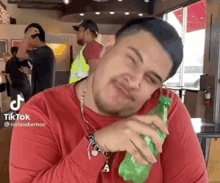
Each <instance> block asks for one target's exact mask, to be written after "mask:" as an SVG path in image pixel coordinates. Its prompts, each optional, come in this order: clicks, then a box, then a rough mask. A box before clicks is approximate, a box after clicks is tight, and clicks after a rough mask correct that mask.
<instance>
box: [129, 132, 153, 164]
mask: <svg viewBox="0 0 220 183" xmlns="http://www.w3.org/2000/svg"><path fill="white" fill-rule="evenodd" d="M130 140H131V141H132V142H133V144H134V145H135V147H136V148H137V149H139V150H140V152H139V153H140V154H141V156H142V157H143V158H144V159H145V160H146V161H148V162H150V163H156V162H157V159H156V158H155V156H154V154H153V153H152V151H151V150H150V148H149V147H148V146H147V143H146V142H145V141H144V140H143V139H142V138H141V137H140V136H139V135H137V134H135V133H134V135H133V136H132V138H131V139H130Z"/></svg>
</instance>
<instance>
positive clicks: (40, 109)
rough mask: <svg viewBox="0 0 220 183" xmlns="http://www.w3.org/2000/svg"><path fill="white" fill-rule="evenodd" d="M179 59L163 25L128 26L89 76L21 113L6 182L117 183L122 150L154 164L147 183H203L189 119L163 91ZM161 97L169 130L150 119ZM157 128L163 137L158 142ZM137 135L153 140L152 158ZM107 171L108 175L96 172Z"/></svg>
mask: <svg viewBox="0 0 220 183" xmlns="http://www.w3.org/2000/svg"><path fill="white" fill-rule="evenodd" d="M182 57H183V48H182V41H181V38H180V37H179V36H178V34H177V32H176V30H175V29H174V28H173V27H172V26H171V25H169V24H168V23H167V22H165V21H163V20H162V19H158V18H140V19H134V20H132V21H131V22H129V23H127V24H126V25H125V26H124V27H122V28H121V29H120V30H119V31H118V32H117V33H116V35H115V37H114V38H112V39H111V40H109V42H108V43H107V44H106V45H105V46H104V48H103V50H102V53H101V55H100V63H99V65H98V67H97V68H96V70H95V71H94V73H92V74H91V75H90V76H89V77H87V78H85V79H83V80H81V81H78V82H76V83H73V84H71V85H66V86H62V87H58V88H53V89H48V90H46V91H44V92H42V93H40V94H38V95H36V96H34V97H33V98H32V99H31V100H29V101H28V103H26V104H25V106H24V107H23V108H22V110H21V112H20V114H23V115H24V114H28V115H29V116H30V119H26V120H17V121H16V124H17V125H18V126H20V127H14V130H13V135H12V141H11V154H10V181H11V183H15V182H16V183H30V182H32V183H40V182H41V183H61V182H62V183H79V182H80V183H81V182H82V183H101V182H102V183H122V182H125V181H124V180H123V179H122V177H120V176H119V174H118V168H119V165H120V163H121V162H122V160H123V159H124V157H125V154H126V152H129V153H130V154H131V155H133V157H134V158H135V159H136V160H137V162H139V163H140V164H143V165H146V164H148V163H152V164H153V166H152V169H151V171H150V174H149V177H148V179H147V180H146V181H145V183H208V176H207V171H206V167H205V161H204V158H203V154H202V151H201V147H200V144H199V141H198V138H197V136H196V134H195V132H194V130H193V128H192V124H191V122H190V116H189V114H188V112H187V110H186V108H185V106H184V105H183V104H182V102H181V101H180V99H179V98H178V97H177V96H176V95H175V94H174V93H173V92H171V91H169V90H167V89H163V88H161V84H162V83H163V82H164V81H166V80H167V79H168V78H170V77H172V76H173V75H174V74H175V73H176V71H177V69H178V67H179V65H180V64H181V62H182ZM161 95H164V96H168V97H170V98H171V99H172V104H171V106H170V108H169V111H168V121H169V123H168V126H166V125H165V123H164V122H163V121H162V120H161V119H160V118H159V117H157V116H152V115H149V111H151V110H152V109H153V108H154V107H155V106H156V105H157V104H158V99H159V97H160V96H161ZM61 97H62V98H61ZM26 124H29V126H30V125H32V127H25V125H26ZM152 125H153V126H154V127H152ZM155 127H157V128H159V129H160V130H161V131H162V132H164V133H165V134H167V137H166V139H165V141H164V143H162V141H161V140H160V137H159V135H158V134H157V132H156V130H155ZM89 134H90V135H89ZM141 134H143V135H146V136H149V137H150V138H151V139H152V140H153V142H154V143H155V147H156V149H157V151H158V152H159V153H160V154H159V156H158V157H157V158H156V157H154V155H153V153H152V152H151V150H150V149H149V147H148V146H147V145H146V143H145V142H144V141H143V140H142V139H141V138H140V135H141ZM88 136H89V138H88ZM93 146H94V147H93ZM98 150H100V151H98ZM109 152H111V153H112V154H111V155H110V157H109V159H108V162H107V161H106V160H107V157H106V156H107V155H108V154H109ZM106 165H109V171H108V169H104V170H105V171H102V170H103V167H106Z"/></svg>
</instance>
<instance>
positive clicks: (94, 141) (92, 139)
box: [88, 133, 111, 157]
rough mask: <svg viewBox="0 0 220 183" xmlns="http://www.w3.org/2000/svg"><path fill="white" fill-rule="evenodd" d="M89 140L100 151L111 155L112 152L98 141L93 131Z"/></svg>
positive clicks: (107, 155) (106, 155)
mask: <svg viewBox="0 0 220 183" xmlns="http://www.w3.org/2000/svg"><path fill="white" fill-rule="evenodd" d="M88 140H89V142H90V144H91V145H92V146H93V148H94V149H95V150H96V151H98V152H100V153H101V154H103V155H104V156H105V157H109V156H110V154H111V153H110V152H108V151H107V150H106V149H105V148H103V147H101V146H100V144H98V143H97V141H96V139H95V137H94V134H93V133H91V134H90V135H89V136H88Z"/></svg>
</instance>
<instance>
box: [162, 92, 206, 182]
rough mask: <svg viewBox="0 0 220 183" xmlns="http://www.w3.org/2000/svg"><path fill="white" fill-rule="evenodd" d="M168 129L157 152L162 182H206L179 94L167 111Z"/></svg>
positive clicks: (198, 148)
mask: <svg viewBox="0 0 220 183" xmlns="http://www.w3.org/2000/svg"><path fill="white" fill-rule="evenodd" d="M168 129H169V133H170V135H168V136H167V139H166V140H165V142H164V145H163V153H162V154H161V162H162V168H163V172H164V183H208V175H207V171H206V165H205V160H204V157H203V154H202V150H201V146H200V143H199V140H198V138H197V136H196V134H195V132H194V129H193V127H192V124H191V120H190V116H189V113H188V111H187V109H186V108H185V106H184V105H183V104H182V102H181V101H180V99H179V98H177V97H176V96H175V97H174V99H173V105H172V106H171V108H170V112H169V126H168Z"/></svg>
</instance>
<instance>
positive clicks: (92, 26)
mask: <svg viewBox="0 0 220 183" xmlns="http://www.w3.org/2000/svg"><path fill="white" fill-rule="evenodd" d="M73 28H74V30H75V31H77V43H78V44H79V45H80V46H82V49H81V50H80V52H79V53H78V55H77V57H76V59H75V60H74V61H73V63H72V66H71V70H70V74H71V75H70V81H69V83H73V82H75V81H78V80H80V79H81V78H84V77H86V76H87V75H88V74H91V73H92V72H94V70H95V69H96V67H97V65H98V63H99V55H100V52H101V50H102V48H103V45H102V44H100V43H98V42H97V41H96V40H95V39H97V37H98V32H99V30H98V26H97V25H96V23H95V22H94V21H93V20H90V19H85V20H83V21H82V22H81V23H80V24H79V25H78V26H73Z"/></svg>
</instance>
